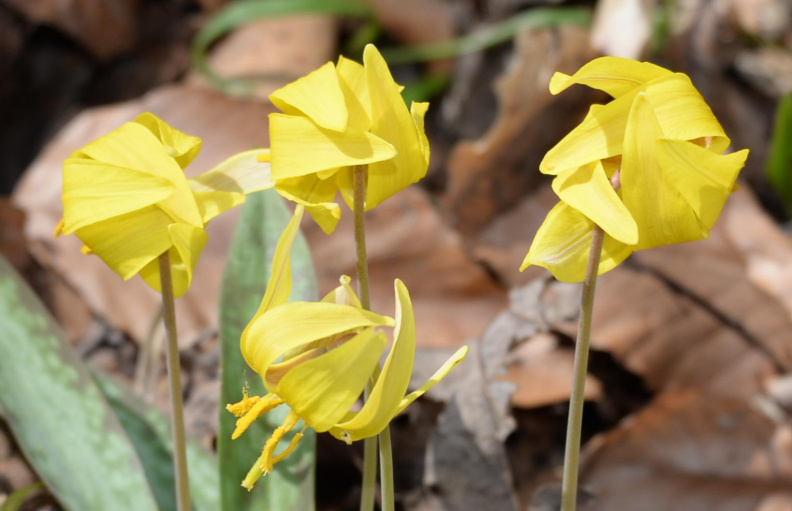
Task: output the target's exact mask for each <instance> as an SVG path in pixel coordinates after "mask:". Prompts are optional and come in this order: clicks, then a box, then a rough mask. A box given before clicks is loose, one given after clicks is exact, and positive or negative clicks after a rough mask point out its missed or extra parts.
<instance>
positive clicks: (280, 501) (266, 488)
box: [217, 190, 317, 511]
mask: <svg viewBox="0 0 792 511" xmlns="http://www.w3.org/2000/svg"><path fill="white" fill-rule="evenodd" d="M290 215H291V213H290V212H289V210H288V209H287V207H286V205H285V204H284V202H283V199H281V197H280V196H279V195H278V194H277V193H276V192H275V191H274V190H265V191H262V192H258V193H255V194H252V195H249V196H248V197H247V200H246V201H245V204H244V206H243V208H242V214H241V216H240V219H239V224H238V225H237V228H236V232H235V233H234V239H233V241H232V243H231V250H230V252H229V254H228V263H227V265H226V269H225V275H224V276H223V284H222V291H221V301H220V340H221V342H222V387H221V398H220V405H221V408H222V407H223V404H225V403H236V402H237V401H239V400H240V399H242V389H244V388H247V389H249V391H250V394H251V395H261V396H263V395H264V394H266V390H265V389H264V385H263V384H262V382H261V378H260V377H259V376H258V375H257V374H256V373H255V372H253V370H252V369H250V368H249V367H248V366H247V364H245V361H244V359H243V358H242V353H241V352H240V349H239V338H240V336H241V335H242V330H244V328H245V326H247V324H248V322H249V321H250V319H251V318H252V317H253V314H255V312H256V310H257V309H258V306H259V303H260V302H261V299H262V297H263V296H264V291H265V289H266V287H267V281H268V280H269V276H270V271H271V266H272V258H273V255H274V251H275V245H276V243H277V241H278V238H279V237H280V234H281V232H282V231H283V229H284V228H285V227H286V224H287V223H288V221H289V218H290ZM291 264H292V274H293V277H294V285H293V287H292V295H291V298H292V299H293V300H316V297H317V290H316V276H315V274H314V268H313V263H312V261H311V254H310V251H309V249H308V245H307V244H306V242H305V239H304V238H303V237H302V235H299V236H298V237H297V239H296V240H295V243H294V246H293V247H292V259H291ZM288 412H289V409H288V407H287V406H286V405H282V406H280V407H278V408H276V409H274V410H272V411H271V412H269V413H267V414H266V415H265V416H263V417H261V418H259V419H258V420H256V421H255V423H254V424H253V425H252V426H251V427H250V428H248V430H247V431H246V432H245V433H244V434H243V435H242V436H241V437H239V438H238V439H236V440H233V441H232V440H231V433H232V432H233V431H234V428H235V425H236V418H235V417H234V416H233V415H231V414H230V413H228V412H226V411H225V410H222V409H221V411H220V433H219V438H218V440H217V444H218V457H219V459H220V474H221V491H220V494H221V502H222V508H221V509H223V510H224V511H260V510H264V509H272V510H277V511H297V510H299V511H312V510H313V509H314V460H315V449H316V438H315V435H314V432H313V430H311V429H310V428H309V429H306V431H305V437H304V438H303V439H302V441H301V442H300V444H299V446H298V447H297V449H296V450H295V451H294V452H293V453H292V454H291V455H290V456H289V457H288V458H286V459H285V460H284V461H282V462H280V463H278V464H277V465H275V469H274V470H273V472H272V473H271V474H269V475H267V476H265V477H262V478H261V479H259V480H258V482H257V483H256V486H255V487H254V488H253V491H251V492H248V491H246V490H245V489H243V488H242V487H241V486H240V485H241V483H242V479H244V477H245V474H247V472H248V470H250V467H252V466H253V463H254V462H255V461H256V458H258V456H259V455H260V454H261V450H262V448H263V447H264V443H265V442H266V441H267V439H268V438H269V437H270V435H271V434H272V432H273V431H274V429H275V428H276V427H278V426H279V425H280V424H281V422H282V421H283V420H284V419H285V418H286V415H287V414H288ZM293 434H294V433H293V432H292V433H291V434H289V435H287V437H286V438H285V439H284V440H283V445H286V444H287V443H288V442H289V441H290V440H291V438H292V435H293Z"/></svg>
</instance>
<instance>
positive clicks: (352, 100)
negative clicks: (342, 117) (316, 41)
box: [336, 55, 371, 131]
mask: <svg viewBox="0 0 792 511" xmlns="http://www.w3.org/2000/svg"><path fill="white" fill-rule="evenodd" d="M336 70H337V71H338V83H339V84H340V85H341V90H342V91H343V93H344V99H345V100H346V105H347V108H348V109H349V123H348V124H349V127H350V128H356V129H359V130H363V131H368V130H369V129H370V128H371V98H370V97H369V92H368V85H367V84H366V70H365V69H363V66H361V65H360V64H358V63H357V62H355V61H354V60H349V59H347V58H344V57H343V55H342V56H340V57H338V64H337V65H336Z"/></svg>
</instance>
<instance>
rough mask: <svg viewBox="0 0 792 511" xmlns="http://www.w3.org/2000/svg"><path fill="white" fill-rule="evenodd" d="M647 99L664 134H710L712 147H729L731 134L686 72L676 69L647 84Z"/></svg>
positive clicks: (685, 136) (676, 137)
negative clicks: (726, 130)
mask: <svg viewBox="0 0 792 511" xmlns="http://www.w3.org/2000/svg"><path fill="white" fill-rule="evenodd" d="M646 99H647V100H648V101H649V104H650V105H652V109H653V110H654V113H655V115H656V116H657V122H658V123H659V124H660V127H661V129H662V131H663V135H664V136H665V138H669V139H674V140H693V139H696V138H709V139H710V143H709V150H710V151H713V152H715V153H718V154H720V153H722V152H723V151H725V150H726V149H727V148H728V147H729V144H730V141H729V137H727V136H726V133H725V132H724V131H723V127H722V126H721V125H720V123H719V122H718V120H717V119H716V118H715V116H714V115H713V114H712V110H710V107H709V106H707V103H706V102H705V101H704V98H702V97H701V94H699V92H698V91H697V90H696V88H695V87H694V86H693V84H692V83H691V82H690V78H688V77H687V76H686V75H684V74H682V73H675V74H673V75H671V76H668V77H664V78H661V79H659V80H655V81H653V82H652V83H650V84H648V85H647V86H646Z"/></svg>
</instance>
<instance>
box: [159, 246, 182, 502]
mask: <svg viewBox="0 0 792 511" xmlns="http://www.w3.org/2000/svg"><path fill="white" fill-rule="evenodd" d="M159 270H160V282H161V285H162V312H163V315H162V317H163V319H164V322H165V332H166V334H167V337H168V350H167V352H166V353H167V362H168V387H169V389H170V397H171V433H172V435H173V468H174V471H175V473H176V509H177V510H178V511H190V483H189V481H188V479H187V450H186V442H185V437H184V405H183V404H182V387H181V368H180V366H179V345H178V343H177V342H176V307H175V303H174V298H173V280H172V279H171V270H170V255H169V254H168V252H167V251H166V252H165V253H163V254H162V255H161V256H160V257H159Z"/></svg>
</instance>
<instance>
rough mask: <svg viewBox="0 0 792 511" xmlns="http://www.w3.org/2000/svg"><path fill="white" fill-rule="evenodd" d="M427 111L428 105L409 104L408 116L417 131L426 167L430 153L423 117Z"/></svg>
mask: <svg viewBox="0 0 792 511" xmlns="http://www.w3.org/2000/svg"><path fill="white" fill-rule="evenodd" d="M427 110H429V103H416V102H415V101H413V102H412V103H411V104H410V115H412V118H413V122H414V123H415V129H416V130H417V131H418V140H419V141H420V142H421V151H422V152H423V155H424V161H425V162H426V165H427V167H428V166H429V156H430V154H431V151H430V148H429V138H428V137H427V136H426V131H425V130H424V117H425V116H426V111H427Z"/></svg>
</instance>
